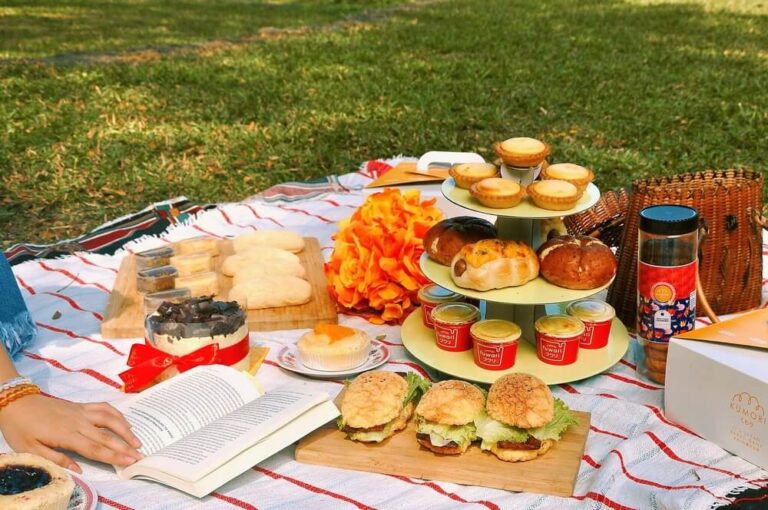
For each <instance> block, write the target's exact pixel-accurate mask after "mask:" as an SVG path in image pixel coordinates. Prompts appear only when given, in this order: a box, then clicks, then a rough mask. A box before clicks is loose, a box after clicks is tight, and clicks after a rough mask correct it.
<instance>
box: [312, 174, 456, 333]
mask: <svg viewBox="0 0 768 510" xmlns="http://www.w3.org/2000/svg"><path fill="white" fill-rule="evenodd" d="M436 201H437V200H436V199H434V198H432V199H430V200H425V201H423V202H422V201H421V198H420V194H419V191H418V190H409V191H406V192H405V193H400V191H399V190H397V189H386V190H384V191H382V192H380V193H375V194H373V195H370V196H369V197H368V198H367V199H366V200H365V202H364V203H363V205H361V206H360V207H359V208H358V209H357V210H356V211H355V213H354V214H353V215H352V216H351V217H350V218H347V219H346V220H343V221H341V222H339V231H338V232H337V233H336V234H335V235H334V236H333V239H334V241H335V244H334V248H333V252H332V253H331V258H330V260H329V261H328V262H327V263H326V264H325V275H326V276H327V278H328V287H329V290H330V293H331V295H332V296H333V297H334V299H335V300H336V302H337V303H339V305H340V306H341V307H342V308H344V309H345V310H346V311H348V312H351V313H356V314H359V315H362V316H364V317H365V318H366V319H368V320H369V321H370V322H373V323H375V324H383V323H386V322H402V320H403V319H405V317H406V316H407V314H408V312H409V311H410V310H412V309H413V308H414V307H415V306H416V304H417V301H416V297H417V293H418V291H419V288H421V286H422V285H424V284H425V283H427V282H428V280H427V278H426V277H425V276H424V274H423V273H422V272H421V268H420V267H419V258H420V257H421V254H422V253H423V252H424V236H425V235H426V233H427V230H429V228H430V227H431V226H432V225H434V224H435V223H437V222H438V221H439V220H440V218H441V217H442V213H441V212H440V209H438V208H437V207H435V202H436Z"/></svg>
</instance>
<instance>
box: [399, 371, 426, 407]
mask: <svg viewBox="0 0 768 510" xmlns="http://www.w3.org/2000/svg"><path fill="white" fill-rule="evenodd" d="M405 382H407V383H408V391H407V392H406V394H405V399H404V400H403V406H406V405H408V402H413V403H414V404H415V403H416V402H418V401H419V399H420V398H421V396H422V395H423V394H424V393H426V392H427V390H428V389H429V387H430V386H432V384H431V383H430V382H429V381H427V380H426V379H424V378H423V377H421V376H420V375H418V374H415V373H413V372H408V373H407V374H406V376H405Z"/></svg>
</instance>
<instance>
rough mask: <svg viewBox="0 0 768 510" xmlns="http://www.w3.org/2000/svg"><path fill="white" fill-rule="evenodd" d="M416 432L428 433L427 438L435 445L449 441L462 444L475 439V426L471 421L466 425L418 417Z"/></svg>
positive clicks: (442, 444) (441, 444) (443, 444)
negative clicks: (443, 422)
mask: <svg viewBox="0 0 768 510" xmlns="http://www.w3.org/2000/svg"><path fill="white" fill-rule="evenodd" d="M418 433H419V434H429V440H430V441H432V444H433V445H435V446H445V445H446V444H448V443H450V442H451V441H453V442H454V443H456V444H457V445H459V446H464V445H465V444H469V443H471V442H472V441H474V440H475V439H477V428H476V427H475V424H474V423H472V422H470V423H467V424H466V425H443V424H441V423H435V422H432V421H428V420H424V419H422V418H419V423H418Z"/></svg>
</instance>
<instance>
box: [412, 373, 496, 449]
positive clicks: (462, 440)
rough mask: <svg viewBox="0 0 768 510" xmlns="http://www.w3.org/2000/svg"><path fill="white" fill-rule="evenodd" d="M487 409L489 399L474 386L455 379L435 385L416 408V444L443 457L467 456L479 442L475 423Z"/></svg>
mask: <svg viewBox="0 0 768 510" xmlns="http://www.w3.org/2000/svg"><path fill="white" fill-rule="evenodd" d="M484 409H485V395H484V394H483V392H482V391H480V389H479V388H478V387H477V386H475V385H474V384H470V383H468V382H464V381H459V380H455V379H454V380H447V381H440V382H439V383H436V384H433V385H432V387H431V388H430V389H429V390H428V391H427V392H426V393H425V394H424V395H423V396H422V397H421V400H420V401H419V405H417V406H416V421H417V427H418V428H417V431H416V440H417V441H418V442H419V444H420V445H421V446H423V447H424V448H426V449H427V450H431V451H433V452H435V453H440V454H442V455H457V454H461V453H464V452H465V451H467V448H469V446H470V445H471V444H472V441H474V440H475V439H477V429H476V427H475V420H476V419H477V418H478V417H479V416H480V415H481V414H482V413H483V412H484Z"/></svg>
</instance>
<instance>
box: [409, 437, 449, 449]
mask: <svg viewBox="0 0 768 510" xmlns="http://www.w3.org/2000/svg"><path fill="white" fill-rule="evenodd" d="M416 439H421V440H424V441H429V442H430V443H431V442H432V441H431V440H430V439H429V434H416ZM434 446H437V445H434ZM458 446H459V444H458V443H456V442H455V441H451V442H449V443H446V444H444V445H443V446H438V448H458Z"/></svg>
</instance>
